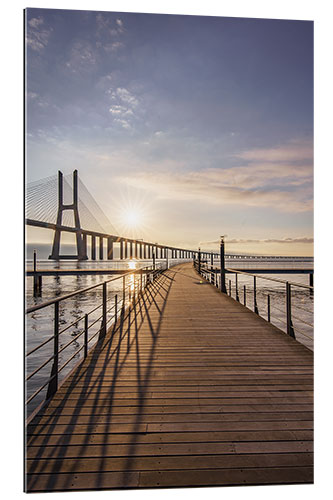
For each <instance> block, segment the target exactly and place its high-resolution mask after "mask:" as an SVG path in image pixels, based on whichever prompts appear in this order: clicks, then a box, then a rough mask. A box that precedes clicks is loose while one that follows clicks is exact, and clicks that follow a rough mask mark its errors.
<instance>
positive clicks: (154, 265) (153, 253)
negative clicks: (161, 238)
mask: <svg viewBox="0 0 333 500" xmlns="http://www.w3.org/2000/svg"><path fill="white" fill-rule="evenodd" d="M153 270H154V271H155V252H154V251H153Z"/></svg>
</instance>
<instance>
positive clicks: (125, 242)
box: [124, 240, 127, 260]
mask: <svg viewBox="0 0 333 500" xmlns="http://www.w3.org/2000/svg"><path fill="white" fill-rule="evenodd" d="M124 244H125V260H126V259H127V240H125V241H124Z"/></svg>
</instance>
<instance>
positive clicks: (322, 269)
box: [0, 0, 333, 500]
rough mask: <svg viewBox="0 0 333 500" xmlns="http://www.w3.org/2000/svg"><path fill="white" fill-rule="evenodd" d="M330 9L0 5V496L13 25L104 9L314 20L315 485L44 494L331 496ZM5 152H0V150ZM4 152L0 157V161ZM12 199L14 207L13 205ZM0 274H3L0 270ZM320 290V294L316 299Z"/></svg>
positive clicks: (13, 438) (4, 446) (11, 384)
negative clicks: (36, 12) (46, 14)
mask: <svg viewBox="0 0 333 500" xmlns="http://www.w3.org/2000/svg"><path fill="white" fill-rule="evenodd" d="M329 5H330V3H329V2H328V1H327V2H326V1H325V0H322V1H320V0H319V1H318V0H317V2H316V3H315V2H313V1H312V0H311V1H305V0H303V1H300V0H293V1H292V2H291V1H290V0H287V1H286V0H279V1H276V2H267V0H260V1H259V0H251V1H248V0H242V1H240V0H233V2H223V3H222V2H219V1H213V2H212V1H208V0H206V1H205V2H198V1H197V0H192V1H191V2H185V1H183V0H177V1H172V0H169V1H162V0H160V1H159V2H158V3H157V2H156V1H155V2H154V1H145V0H140V1H127V0H121V1H119V0H118V1H115V0H114V1H113V0H109V1H106V0H103V1H102V0H94V1H92V0H80V1H78V0H76V1H73V0H67V1H63V0H57V1H47V0H44V1H38V0H35V1H34V2H33V3H31V4H26V3H25V2H22V1H20V0H18V1H16V2H15V4H14V3H9V2H7V3H6V4H5V5H4V6H3V7H2V29H1V42H2V43H1V50H2V53H1V55H2V57H1V73H2V81H1V96H2V100H3V104H2V113H1V115H2V139H3V140H2V156H1V160H2V166H1V167H2V168H1V179H2V190H1V197H0V198H1V203H2V206H1V210H2V211H1V212H0V213H1V214H2V228H1V234H2V243H1V251H2V253H1V257H2V258H1V261H0V262H1V265H2V266H3V267H4V268H5V274H4V275H3V274H2V276H1V278H2V279H1V287H0V290H1V297H2V301H1V303H2V304H4V307H3V308H2V318H1V319H2V322H1V324H2V328H1V333H2V343H1V346H2V353H1V354H2V356H1V358H2V360H1V363H0V366H1V378H0V380H1V382H2V398H1V401H2V405H1V419H2V420H1V423H2V425H1V427H0V428H1V431H2V435H1V438H2V439H1V454H2V468H1V469H2V470H1V472H2V484H1V487H2V488H1V489H2V492H3V494H5V495H6V498H18V497H21V496H23V492H22V487H23V467H22V461H23V460H22V450H23V432H22V418H23V414H22V406H23V393H22V377H23V369H22V364H23V363H22V359H23V349H22V322H23V320H22V314H21V310H22V308H23V299H22V297H23V291H22V283H23V278H22V276H23V266H22V248H23V235H22V233H23V227H22V213H23V203H22V185H23V181H22V155H23V152H22V105H23V97H22V95H23V91H22V74H23V73H22V66H23V58H22V43H23V36H22V26H23V12H22V10H23V9H24V8H25V7H40V8H57V9H61V8H64V9H71V8H72V9H80V10H106V11H110V10H111V11H119V12H153V13H172V14H192V15H218V16H231V17H259V18H278V19H303V20H314V21H315V35H316V38H315V44H316V51H315V61H316V64H315V77H316V78H315V85H316V94H315V96H316V97H315V103H316V108H315V109H316V114H315V125H316V129H315V130H316V134H315V139H316V141H315V171H316V174H315V179H316V180H315V187H316V189H315V206H316V216H315V229H316V231H315V242H316V243H315V252H316V253H315V257H316V260H315V266H316V336H317V339H318V341H317V343H316V481H315V485H314V486H280V487H272V486H268V487H245V488H239V487H237V488H209V489H208V488H205V489H204V491H203V489H202V488H199V489H181V490H180V489H175V490H144V491H139V490H135V491H132V492H121V491H119V492H98V493H97V492H83V493H59V494H57V493H54V494H52V498H59V499H60V500H61V499H64V498H67V496H68V495H70V496H68V498H77V497H80V496H82V497H85V498H93V497H94V498H95V497H96V495H98V496H99V497H103V498H106V497H107V496H108V497H109V496H110V495H112V497H113V498H115V497H116V498H118V497H121V498H135V499H138V500H139V499H140V500H141V499H143V498H144V499H145V500H147V499H149V498H155V497H156V495H158V497H159V498H171V496H172V497H184V496H185V495H191V498H194V499H196V498H201V497H202V495H203V494H205V495H206V496H209V497H210V498H212V499H215V498H216V499H217V498H220V496H221V494H223V496H224V497H225V498H227V499H237V498H246V499H247V500H251V499H254V498H255V499H256V500H260V499H261V498H262V499H264V498H265V500H266V499H267V496H269V497H270V500H274V499H275V498H276V499H279V500H280V498H281V496H284V497H285V498H293V499H294V498H295V497H296V496H297V495H301V496H302V500H306V499H310V498H311V499H313V498H314V495H319V498H325V497H326V496H327V494H326V490H327V491H331V485H330V482H331V477H330V475H331V463H330V462H331V449H332V446H331V444H332V437H331V436H330V434H332V432H331V431H330V432H327V431H328V428H330V429H331V426H332V411H331V408H330V406H331V405H330V400H331V393H332V390H331V381H332V373H331V370H330V368H331V365H332V352H333V350H332V347H333V346H332V336H333V332H332V326H331V322H330V321H331V318H330V309H331V308H332V305H331V303H332V293H331V288H332V287H331V286H330V287H329V289H328V285H330V284H331V283H332V272H331V270H330V269H329V268H330V266H331V261H330V257H331V251H330V250H331V248H332V236H331V227H332V222H331V219H332V208H331V204H330V202H331V198H332V192H331V191H332V173H331V172H332V168H333V167H332V152H331V144H332V137H331V136H332V126H331V121H332V116H333V113H332V111H333V109H332V98H331V93H332V90H331V89H332V88H333V82H332V70H331V66H332V64H331V53H330V52H331V50H330V49H331V48H332V35H331V33H332V25H331V23H332V16H331V15H330V14H331V12H330V10H329ZM4 149H5V151H3V150H4ZM3 153H4V154H3ZM13 199H14V201H15V207H13ZM2 271H3V270H2ZM325 292H326V293H325ZM44 497H45V498H50V497H49V496H47V494H38V499H39V498H40V499H42V498H44Z"/></svg>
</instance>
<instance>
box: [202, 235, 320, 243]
mask: <svg viewBox="0 0 333 500" xmlns="http://www.w3.org/2000/svg"><path fill="white" fill-rule="evenodd" d="M313 241H314V240H313V238H308V237H306V236H303V237H300V238H290V237H287V238H268V239H263V240H259V239H239V238H231V239H228V238H226V242H227V243H232V244H234V245H235V244H236V245H237V244H240V245H243V244H244V243H259V244H262V243H281V244H286V243H292V244H295V243H302V244H313ZM219 243H220V240H215V241H200V243H199V245H217V244H219Z"/></svg>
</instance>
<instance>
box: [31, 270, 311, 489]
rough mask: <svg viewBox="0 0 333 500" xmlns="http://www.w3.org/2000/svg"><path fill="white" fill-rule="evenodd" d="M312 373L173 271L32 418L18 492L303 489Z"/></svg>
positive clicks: (291, 343)
mask: <svg viewBox="0 0 333 500" xmlns="http://www.w3.org/2000/svg"><path fill="white" fill-rule="evenodd" d="M111 339H112V340H111ZM312 363H313V359H312V353H311V351H309V350H308V349H306V348H305V347H304V346H303V345H301V344H300V343H298V342H296V341H295V340H293V339H291V338H290V337H288V336H287V335H286V334H284V333H282V332H281V331H280V330H278V329H277V328H275V327H274V326H272V325H270V324H269V323H267V322H265V321H264V320H263V319H261V318H259V317H258V316H257V315H255V314H254V313H252V312H251V311H249V310H248V309H246V308H244V307H243V306H242V305H240V304H238V303H237V302H235V301H234V300H232V299H230V298H229V297H228V296H226V295H223V294H221V293H220V292H219V291H218V290H216V289H215V288H214V287H213V286H211V285H209V284H207V283H206V282H202V281H201V278H200V277H199V276H198V275H197V274H196V272H195V271H194V270H193V268H192V266H191V264H181V265H179V266H176V267H175V268H172V269H170V270H169V271H168V272H167V273H165V274H164V275H162V276H161V277H159V278H158V280H157V281H156V282H155V283H154V284H153V285H150V287H149V288H148V289H147V290H146V291H145V293H144V295H143V296H142V297H141V298H140V300H139V302H138V304H137V305H136V307H135V309H134V310H132V311H131V312H130V314H129V315H128V316H127V317H125V319H124V320H123V321H122V322H119V323H118V324H117V329H115V330H114V331H113V332H110V331H109V332H108V334H107V336H106V338H105V339H104V341H103V343H102V344H100V345H99V346H98V347H97V348H96V349H95V351H94V352H92V353H91V354H90V355H89V356H88V358H87V359H86V361H85V362H84V363H83V364H82V365H81V366H80V367H79V368H78V369H77V370H76V371H75V372H74V373H72V374H71V376H70V377H69V378H68V379H67V380H66V382H65V383H64V384H63V386H62V387H61V388H60V389H59V391H58V392H57V393H56V395H55V396H54V398H53V399H52V401H51V402H50V403H49V404H48V406H47V407H45V408H43V409H42V410H41V411H40V412H39V414H38V415H37V416H35V417H34V419H33V420H32V422H31V423H30V425H29V426H28V430H27V461H26V464H27V466H26V471H27V485H26V489H27V491H57V490H60V491H61V490H87V489H111V488H141V487H144V488H149V487H171V486H209V485H211V486H213V485H215V486H222V485H250V484H251V485H253V484H288V483H311V482H312V481H313V477H312V473H313V468H312V467H313V466H312V458H313V457H312V383H313V365H312Z"/></svg>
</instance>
